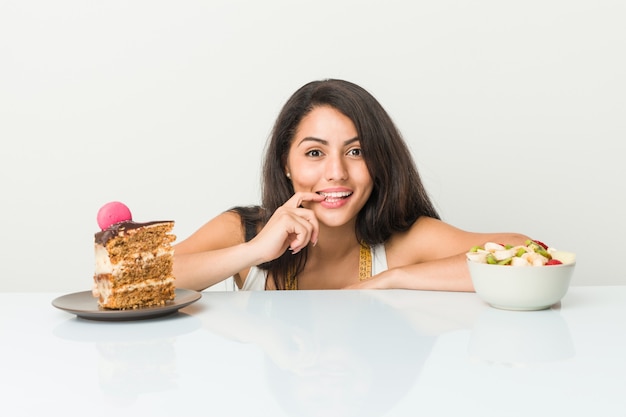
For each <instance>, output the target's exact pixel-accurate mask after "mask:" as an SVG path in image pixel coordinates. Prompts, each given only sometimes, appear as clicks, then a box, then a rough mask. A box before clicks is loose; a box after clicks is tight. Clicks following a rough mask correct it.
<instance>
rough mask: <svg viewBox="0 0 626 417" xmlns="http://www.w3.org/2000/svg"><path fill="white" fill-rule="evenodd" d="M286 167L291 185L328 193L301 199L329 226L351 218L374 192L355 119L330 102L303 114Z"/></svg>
mask: <svg viewBox="0 0 626 417" xmlns="http://www.w3.org/2000/svg"><path fill="white" fill-rule="evenodd" d="M285 171H286V173H288V174H289V176H290V177H291V181H292V183H293V188H294V191H296V192H298V191H308V192H314V193H317V194H321V195H324V196H326V199H325V200H323V201H322V202H319V203H317V202H315V203H313V202H307V203H305V205H306V207H308V208H310V209H311V210H313V211H314V213H315V215H316V216H317V219H318V220H319V221H320V222H321V223H322V224H325V225H327V226H342V225H345V224H347V223H350V222H354V221H355V220H356V215H357V214H358V212H359V211H360V210H361V208H363V206H364V205H365V202H366V201H367V199H368V198H369V196H370V194H371V193H372V188H373V181H372V178H371V177H370V174H369V171H368V169H367V166H366V165H365V160H364V159H363V154H362V151H361V145H360V141H359V138H358V135H357V131H356V128H355V127H354V123H352V120H350V119H349V118H348V117H346V116H345V115H344V114H343V113H341V112H339V111H338V110H336V109H335V108H333V107H330V106H321V107H316V108H314V109H313V110H311V112H310V113H308V114H307V115H306V116H305V117H304V118H303V119H302V121H301V122H300V124H299V125H298V128H297V130H296V133H295V135H294V139H293V141H292V143H291V145H290V148H289V154H288V156H287V166H286V167H285Z"/></svg>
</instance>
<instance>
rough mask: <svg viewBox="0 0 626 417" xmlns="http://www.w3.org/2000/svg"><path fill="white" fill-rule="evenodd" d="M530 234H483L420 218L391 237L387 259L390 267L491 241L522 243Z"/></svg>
mask: <svg viewBox="0 0 626 417" xmlns="http://www.w3.org/2000/svg"><path fill="white" fill-rule="evenodd" d="M526 239H528V237H527V236H525V235H523V234H519V233H499V232H496V233H483V232H472V231H467V230H463V229H460V228H458V227H456V226H453V225H451V224H449V223H446V222H444V221H442V220H438V219H435V218H432V217H425V216H423V217H420V218H419V219H418V220H417V221H415V223H413V226H411V228H410V229H409V230H407V231H406V232H403V233H397V234H395V235H393V236H392V237H391V239H389V241H388V243H387V245H386V248H387V260H388V263H389V265H390V267H391V266H392V265H393V266H397V265H406V264H411V263H420V262H427V261H432V260H436V259H442V258H446V257H449V256H454V255H458V254H459V253H464V252H467V251H468V250H469V249H470V248H471V247H472V246H476V245H482V244H484V243H485V242H488V241H497V242H503V243H511V244H521V243H523V242H524V241H525V240H526Z"/></svg>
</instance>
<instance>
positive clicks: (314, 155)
mask: <svg viewBox="0 0 626 417" xmlns="http://www.w3.org/2000/svg"><path fill="white" fill-rule="evenodd" d="M305 155H306V156H310V157H312V158H319V157H320V156H322V151H320V150H319V149H311V150H310V151H308V152H307V153H306V154H305Z"/></svg>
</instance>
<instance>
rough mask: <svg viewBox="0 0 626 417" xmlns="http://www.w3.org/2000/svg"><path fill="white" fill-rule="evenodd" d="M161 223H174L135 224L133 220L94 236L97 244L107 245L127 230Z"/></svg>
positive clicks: (120, 223) (168, 221)
mask: <svg viewBox="0 0 626 417" xmlns="http://www.w3.org/2000/svg"><path fill="white" fill-rule="evenodd" d="M161 223H173V221H172V220H161V221H158V220H157V221H152V222H144V223H139V222H134V221H132V220H130V221H127V222H119V223H116V224H114V225H111V226H110V227H109V228H108V229H106V230H102V231H100V232H97V233H96V234H95V235H94V239H95V243H98V244H101V245H106V243H107V242H108V241H109V240H111V239H113V238H114V237H116V236H119V235H120V234H123V233H124V231H125V230H133V229H139V228H142V227H146V226H152V225H155V224H161Z"/></svg>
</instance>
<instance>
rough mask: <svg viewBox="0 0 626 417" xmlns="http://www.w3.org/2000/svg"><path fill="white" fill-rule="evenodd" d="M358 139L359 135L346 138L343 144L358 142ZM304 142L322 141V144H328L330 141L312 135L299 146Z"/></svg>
mask: <svg viewBox="0 0 626 417" xmlns="http://www.w3.org/2000/svg"><path fill="white" fill-rule="evenodd" d="M358 141H359V138H358V137H354V138H352V139H348V140H344V141H343V144H344V146H347V145H351V144H353V143H354V142H358ZM304 142H317V143H321V144H322V145H328V141H327V140H326V139H320V138H316V137H312V136H307V137H306V138H303V139H302V140H301V141H300V142H299V143H298V146H300V145H302V144H303V143H304Z"/></svg>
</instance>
